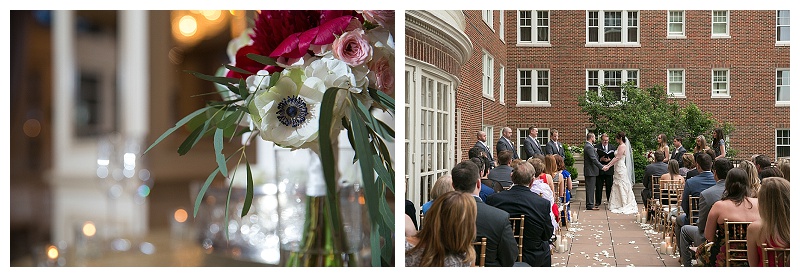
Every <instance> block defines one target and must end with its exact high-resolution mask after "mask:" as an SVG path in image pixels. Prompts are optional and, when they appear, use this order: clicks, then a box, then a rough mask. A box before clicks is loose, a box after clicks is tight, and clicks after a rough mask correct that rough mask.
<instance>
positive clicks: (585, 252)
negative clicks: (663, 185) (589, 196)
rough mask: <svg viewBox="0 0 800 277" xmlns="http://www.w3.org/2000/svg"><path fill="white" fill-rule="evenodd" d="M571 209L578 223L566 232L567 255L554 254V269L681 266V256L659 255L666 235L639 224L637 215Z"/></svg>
mask: <svg viewBox="0 0 800 277" xmlns="http://www.w3.org/2000/svg"><path fill="white" fill-rule="evenodd" d="M571 207H572V210H573V211H575V212H576V213H577V214H578V216H577V222H573V223H572V225H571V226H570V228H569V230H565V232H564V235H565V237H566V238H567V240H568V241H569V245H568V247H567V251H565V252H564V253H553V258H552V261H553V264H552V266H553V267H680V266H681V264H680V257H679V256H678V255H677V254H676V255H669V254H666V255H665V254H659V253H658V247H659V246H660V245H661V242H662V241H663V239H662V238H661V237H662V234H661V233H659V232H655V231H654V230H652V228H651V227H650V225H649V224H640V223H638V222H636V215H635V214H632V215H624V214H614V213H611V212H609V211H608V210H606V205H605V204H603V205H602V206H600V210H598V211H594V210H585V205H584V204H583V203H582V202H572V203H571ZM642 207H643V205H642V204H639V209H640V210H641V209H642ZM562 228H566V227H562ZM676 252H677V251H676Z"/></svg>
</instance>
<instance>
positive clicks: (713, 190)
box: [675, 158, 733, 267]
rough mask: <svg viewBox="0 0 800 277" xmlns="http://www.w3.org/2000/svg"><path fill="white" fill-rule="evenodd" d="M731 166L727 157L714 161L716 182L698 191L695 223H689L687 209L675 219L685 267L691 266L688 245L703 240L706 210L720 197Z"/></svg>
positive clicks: (679, 248)
mask: <svg viewBox="0 0 800 277" xmlns="http://www.w3.org/2000/svg"><path fill="white" fill-rule="evenodd" d="M732 168H733V163H731V162H730V161H729V160H728V159H725V158H721V159H717V160H715V161H714V165H713V166H712V167H711V172H713V173H714V180H716V181H717V182H716V184H714V185H713V186H711V187H710V188H707V189H705V190H703V191H702V192H700V201H699V205H698V207H697V210H698V218H697V222H696V223H697V225H690V224H691V223H692V222H690V221H689V218H688V215H687V214H686V213H688V212H689V211H688V210H687V211H684V212H685V213H683V214H681V215H680V216H678V219H677V220H675V224H677V226H676V227H675V238H677V239H678V252H679V253H680V254H681V263H682V264H683V266H685V267H689V266H692V259H693V258H694V255H692V254H691V252H689V251H690V250H689V247H692V246H695V247H697V246H700V243H702V242H703V241H705V237H704V236H703V232H705V228H706V219H707V218H708V211H709V210H711V205H714V203H715V202H717V201H718V200H719V199H720V198H722V192H724V191H725V178H726V177H727V176H728V171H730V170H731V169H732Z"/></svg>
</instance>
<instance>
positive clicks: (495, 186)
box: [479, 157, 506, 192]
mask: <svg viewBox="0 0 800 277" xmlns="http://www.w3.org/2000/svg"><path fill="white" fill-rule="evenodd" d="M479 158H480V159H481V161H483V173H481V184H482V185H484V186H487V187H489V188H491V189H492V190H493V191H494V192H501V191H505V190H506V189H505V188H503V185H501V184H500V182H497V181H495V180H492V179H489V174H491V173H492V167H491V163H492V162H491V161H490V160H489V158H487V157H479Z"/></svg>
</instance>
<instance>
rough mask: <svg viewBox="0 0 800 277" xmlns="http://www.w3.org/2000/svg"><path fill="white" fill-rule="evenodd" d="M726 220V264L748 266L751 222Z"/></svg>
mask: <svg viewBox="0 0 800 277" xmlns="http://www.w3.org/2000/svg"><path fill="white" fill-rule="evenodd" d="M724 220H725V223H724V224H723V226H724V227H723V228H725V229H724V231H725V266H731V265H733V266H747V265H748V264H747V226H749V225H750V223H751V222H745V221H728V219H727V218H726V219H724Z"/></svg>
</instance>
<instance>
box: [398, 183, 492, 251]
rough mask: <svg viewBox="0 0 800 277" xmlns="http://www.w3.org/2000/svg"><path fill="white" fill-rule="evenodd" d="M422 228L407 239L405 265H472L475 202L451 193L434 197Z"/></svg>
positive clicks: (456, 193)
mask: <svg viewBox="0 0 800 277" xmlns="http://www.w3.org/2000/svg"><path fill="white" fill-rule="evenodd" d="M431 211H432V212H431V213H430V214H429V215H428V216H426V217H425V228H422V230H420V231H419V233H417V234H416V235H414V236H410V237H406V266H435V267H443V266H448V267H468V266H472V265H474V263H475V247H472V242H473V241H474V240H475V220H476V217H477V214H478V209H477V206H476V205H475V200H473V199H472V197H471V196H470V195H469V194H466V193H463V192H456V191H451V192H448V193H445V194H444V195H442V196H440V197H438V198H436V200H435V201H433V205H432V206H431Z"/></svg>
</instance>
